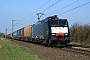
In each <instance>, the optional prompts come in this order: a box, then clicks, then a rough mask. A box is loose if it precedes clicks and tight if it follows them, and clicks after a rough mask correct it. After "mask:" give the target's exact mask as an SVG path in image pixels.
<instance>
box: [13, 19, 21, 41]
mask: <svg viewBox="0 0 90 60" xmlns="http://www.w3.org/2000/svg"><path fill="white" fill-rule="evenodd" d="M14 21H19V22H20V21H21V20H12V40H13V38H14V36H13V32H14V26H16V25H17V24H18V23H19V22H18V23H16V24H14Z"/></svg>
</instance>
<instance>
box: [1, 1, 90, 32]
mask: <svg viewBox="0 0 90 60" xmlns="http://www.w3.org/2000/svg"><path fill="white" fill-rule="evenodd" d="M47 1H49V0H0V32H3V33H4V32H5V29H6V28H7V29H8V33H11V32H12V20H16V21H14V24H16V23H18V22H19V23H18V24H17V25H15V26H14V31H15V30H18V29H20V28H22V27H25V26H28V25H30V24H34V23H35V22H37V15H36V14H37V13H39V12H40V13H44V14H45V15H43V16H42V17H41V19H44V18H46V17H47V16H51V15H55V14H57V15H58V14H61V13H63V12H65V11H68V10H70V9H72V8H75V7H77V6H80V5H82V4H84V3H87V2H89V1H90V0H78V1H77V0H61V1H60V2H59V3H57V4H56V5H54V6H53V7H51V8H48V9H47V10H46V11H44V12H42V11H43V10H45V9H46V8H47V7H49V6H50V5H52V4H53V3H55V2H56V1H58V0H50V1H49V2H48V3H47V4H46V5H45V6H43V4H45V3H46V2H47ZM74 1H77V2H75V3H74V4H72V5H70V6H68V7H66V8H64V9H62V8H63V7H65V6H67V5H69V4H71V3H72V2H74ZM41 6H43V7H42V8H41V9H39V8H40V7H41ZM38 9H39V10H38ZM37 10H38V11H37ZM57 10H59V11H57ZM58 17H59V18H66V19H68V21H69V24H70V26H71V25H72V24H73V23H76V22H79V23H83V24H85V23H90V4H87V5H85V6H82V7H80V8H77V9H75V10H73V11H70V12H68V13H65V14H62V15H58ZM20 20H21V21H20Z"/></svg>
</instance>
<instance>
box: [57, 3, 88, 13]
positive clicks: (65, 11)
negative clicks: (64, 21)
mask: <svg viewBox="0 0 90 60" xmlns="http://www.w3.org/2000/svg"><path fill="white" fill-rule="evenodd" d="M89 3H90V2H87V3H84V4H82V5H80V6H77V7H75V8H72V9H70V10H68V11H65V12H63V13H60V14H58V15H62V14H65V13H68V12H70V11H72V10H75V9H77V8H80V7H82V6H84V5H87V4H89Z"/></svg>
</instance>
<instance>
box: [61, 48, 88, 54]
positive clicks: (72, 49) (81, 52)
mask: <svg viewBox="0 0 90 60" xmlns="http://www.w3.org/2000/svg"><path fill="white" fill-rule="evenodd" d="M62 50H66V51H70V52H73V53H79V54H84V55H89V56H90V51H88V50H83V49H76V48H62Z"/></svg>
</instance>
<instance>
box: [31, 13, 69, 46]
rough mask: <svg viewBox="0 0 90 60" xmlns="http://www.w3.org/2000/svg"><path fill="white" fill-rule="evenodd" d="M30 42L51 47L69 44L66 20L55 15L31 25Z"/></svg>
mask: <svg viewBox="0 0 90 60" xmlns="http://www.w3.org/2000/svg"><path fill="white" fill-rule="evenodd" d="M31 40H32V41H33V42H39V43H41V44H48V45H52V46H53V45H63V44H67V43H70V33H69V25H68V21H67V19H59V18H58V17H57V15H54V16H49V17H47V18H45V19H44V20H41V21H38V22H37V23H36V24H33V25H32V39H31Z"/></svg>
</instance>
